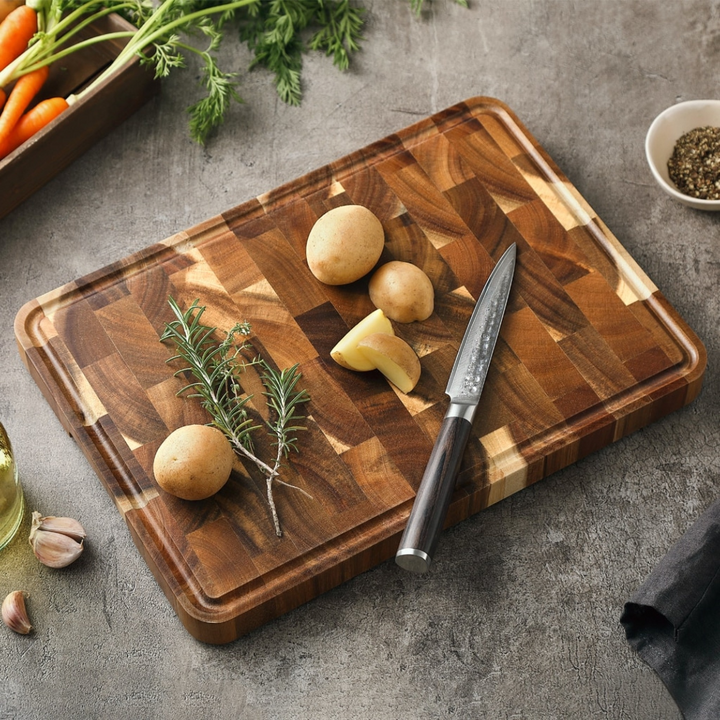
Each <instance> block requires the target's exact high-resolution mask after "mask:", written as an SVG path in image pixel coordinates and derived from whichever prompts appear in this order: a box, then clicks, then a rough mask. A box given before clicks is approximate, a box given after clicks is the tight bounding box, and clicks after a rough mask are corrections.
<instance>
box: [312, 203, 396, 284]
mask: <svg viewBox="0 0 720 720" xmlns="http://www.w3.org/2000/svg"><path fill="white" fill-rule="evenodd" d="M384 245H385V232H384V231H383V227H382V224H381V222H380V221H379V220H378V219H377V217H375V215H374V214H373V213H372V212H371V211H370V210H368V209H367V208H366V207H363V206H362V205H342V206H341V207H336V208H333V209H332V210H329V211H328V212H326V213H325V214H324V215H323V216H322V217H320V218H319V219H318V220H317V222H316V223H315V224H314V225H313V227H312V230H310V235H309V236H308V241H307V246H306V248H305V256H306V258H307V262H308V267H309V268H310V272H312V274H313V275H314V276H315V277H316V278H317V279H318V280H320V282H323V283H325V284H326V285H345V284H347V283H351V282H355V280H359V279H360V278H361V277H362V276H363V275H367V273H369V272H370V271H371V270H372V269H373V268H374V267H375V265H376V263H377V261H378V260H379V259H380V255H381V254H382V251H383V247H384Z"/></svg>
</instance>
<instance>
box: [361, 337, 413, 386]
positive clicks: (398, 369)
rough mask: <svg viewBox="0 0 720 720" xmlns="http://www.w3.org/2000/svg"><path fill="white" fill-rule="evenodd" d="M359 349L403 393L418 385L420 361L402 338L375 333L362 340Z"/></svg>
mask: <svg viewBox="0 0 720 720" xmlns="http://www.w3.org/2000/svg"><path fill="white" fill-rule="evenodd" d="M357 349H358V352H359V353H361V354H362V355H363V356H364V357H365V358H366V359H367V360H368V362H370V363H372V364H373V365H374V366H375V367H376V368H377V369H378V370H379V371H380V372H381V373H382V374H383V375H384V376H385V377H386V378H387V379H388V380H389V381H390V382H391V383H392V384H393V385H395V386H396V387H397V388H398V389H399V390H401V391H402V392H404V393H409V392H410V391H411V390H412V389H413V388H414V387H415V386H416V385H417V382H418V380H419V379H420V370H421V368H420V360H419V359H418V356H417V355H416V354H415V351H414V350H413V349H412V348H411V347H410V345H408V344H407V343H406V342H405V341H404V340H403V339H402V338H399V337H397V336H396V335H383V334H381V333H375V334H374V335H368V336H367V337H366V338H364V339H363V340H361V341H360V343H359V344H358V346H357Z"/></svg>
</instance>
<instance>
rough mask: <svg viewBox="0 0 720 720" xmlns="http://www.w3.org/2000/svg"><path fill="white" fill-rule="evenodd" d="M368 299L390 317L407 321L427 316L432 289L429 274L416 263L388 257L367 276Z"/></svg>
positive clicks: (433, 302)
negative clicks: (368, 280) (368, 281)
mask: <svg viewBox="0 0 720 720" xmlns="http://www.w3.org/2000/svg"><path fill="white" fill-rule="evenodd" d="M368 292H369V293H370V300H372V303H373V305H374V306H375V307H377V308H380V309H381V310H382V311H383V312H384V313H385V314H386V315H387V316H388V317H389V318H390V319H391V320H395V322H401V323H411V322H415V321H416V320H418V321H422V320H427V319H428V318H429V317H430V315H432V313H433V309H434V307H435V290H434V289H433V284H432V282H430V278H429V277H428V276H427V275H426V274H425V272H424V271H423V270H422V269H421V268H419V267H418V266H417V265H413V264H412V263H409V262H403V261H402V260H391V261H390V262H387V263H385V264H384V265H381V266H380V267H379V268H378V269H377V270H376V271H375V272H374V273H373V276H372V277H371V278H370V283H369V285H368Z"/></svg>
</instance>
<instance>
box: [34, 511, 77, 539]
mask: <svg viewBox="0 0 720 720" xmlns="http://www.w3.org/2000/svg"><path fill="white" fill-rule="evenodd" d="M36 529H37V530H47V531H48V532H56V533H60V534H62V535H67V536H68V537H71V538H72V539H73V540H77V541H78V542H80V541H81V540H84V539H85V530H84V529H83V526H82V525H81V524H80V523H79V522H78V521H77V520H75V519H73V518H68V517H54V516H52V515H48V516H47V517H41V516H40V513H39V512H37V511H36V512H34V513H33V514H32V528H31V530H30V532H31V533H32V531H33V530H36Z"/></svg>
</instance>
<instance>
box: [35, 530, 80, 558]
mask: <svg viewBox="0 0 720 720" xmlns="http://www.w3.org/2000/svg"><path fill="white" fill-rule="evenodd" d="M30 545H31V546H32V549H33V552H34V553H35V557H36V558H37V559H38V560H39V561H40V562H41V563H43V565H47V566H48V567H51V568H63V567H66V566H68V565H70V563H73V562H75V560H77V559H78V558H79V557H80V555H81V554H82V551H83V544H82V540H81V541H80V542H77V540H73V538H71V537H68V536H67V535H63V534H62V533H57V532H50V531H48V530H38V529H37V528H35V529H34V532H32V533H31V535H30Z"/></svg>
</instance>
